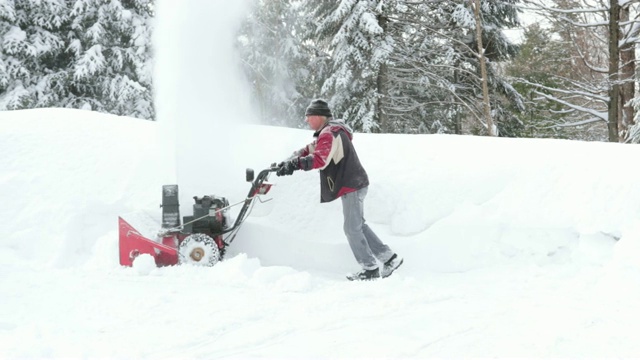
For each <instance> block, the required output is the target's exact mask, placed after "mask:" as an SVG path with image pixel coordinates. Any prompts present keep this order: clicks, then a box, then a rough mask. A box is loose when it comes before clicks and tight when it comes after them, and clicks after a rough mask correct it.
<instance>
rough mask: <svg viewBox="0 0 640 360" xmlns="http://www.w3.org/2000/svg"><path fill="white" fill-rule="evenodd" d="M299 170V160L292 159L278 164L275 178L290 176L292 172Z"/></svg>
mask: <svg viewBox="0 0 640 360" xmlns="http://www.w3.org/2000/svg"><path fill="white" fill-rule="evenodd" d="M296 170H300V159H299V158H293V159H291V160H287V161H283V162H281V163H280V164H278V171H276V175H277V176H283V175H291V174H293V172H294V171H296Z"/></svg>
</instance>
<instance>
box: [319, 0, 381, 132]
mask: <svg viewBox="0 0 640 360" xmlns="http://www.w3.org/2000/svg"><path fill="white" fill-rule="evenodd" d="M308 6H309V7H308V8H307V10H308V11H309V13H310V17H311V18H312V19H316V21H317V27H316V28H315V31H314V32H313V33H310V34H307V36H308V38H309V40H310V41H313V42H315V43H317V45H318V46H319V48H320V49H321V51H323V52H324V53H327V54H331V57H330V58H329V60H330V65H329V71H330V73H329V74H327V77H326V79H325V80H324V83H323V86H322V90H321V91H322V92H321V95H322V96H324V97H328V98H329V100H330V102H331V104H332V105H333V108H334V112H335V113H336V114H338V116H341V117H344V118H346V119H347V120H348V121H349V123H350V124H351V125H352V126H353V127H354V128H355V129H358V130H363V131H366V132H370V131H379V128H380V111H379V110H380V109H379V107H378V104H379V103H378V100H379V98H380V97H381V96H383V95H384V94H382V93H381V91H380V90H381V89H379V85H380V80H381V79H380V77H381V76H385V74H383V73H381V72H383V71H384V65H385V64H386V63H387V61H388V58H389V55H390V54H391V52H392V50H393V39H392V38H391V37H389V36H388V35H387V33H385V29H384V28H383V26H386V20H387V19H386V14H385V11H386V10H385V8H386V6H388V5H384V4H383V2H377V1H356V0H343V1H318V2H310V3H309V5H308Z"/></svg>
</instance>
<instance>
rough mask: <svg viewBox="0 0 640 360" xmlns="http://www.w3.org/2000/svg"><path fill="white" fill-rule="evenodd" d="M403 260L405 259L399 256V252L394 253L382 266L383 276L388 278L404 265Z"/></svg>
mask: <svg viewBox="0 0 640 360" xmlns="http://www.w3.org/2000/svg"><path fill="white" fill-rule="evenodd" d="M403 261H404V259H403V258H401V257H399V256H398V254H393V256H392V257H391V259H389V260H387V262H385V263H384V266H383V267H382V277H383V278H386V277H387V276H389V275H391V274H393V272H394V271H395V270H396V269H397V268H399V267H400V265H402V262H403Z"/></svg>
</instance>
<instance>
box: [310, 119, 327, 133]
mask: <svg viewBox="0 0 640 360" xmlns="http://www.w3.org/2000/svg"><path fill="white" fill-rule="evenodd" d="M325 121H326V118H325V117H324V116H322V115H308V116H307V123H309V127H311V128H312V129H313V130H314V131H318V130H320V128H321V127H322V125H324V122H325Z"/></svg>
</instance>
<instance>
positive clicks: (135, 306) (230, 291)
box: [0, 109, 640, 359]
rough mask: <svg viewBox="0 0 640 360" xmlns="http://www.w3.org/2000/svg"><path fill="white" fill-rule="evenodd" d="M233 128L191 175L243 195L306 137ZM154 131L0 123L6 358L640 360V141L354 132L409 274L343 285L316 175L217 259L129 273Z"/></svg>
mask: <svg viewBox="0 0 640 360" xmlns="http://www.w3.org/2000/svg"><path fill="white" fill-rule="evenodd" d="M237 131H239V132H240V134H241V138H242V139H243V141H242V144H241V146H239V147H238V148H225V149H219V148H216V147H215V144H213V145H212V146H210V148H209V149H208V152H206V154H207V155H208V156H200V155H199V154H194V156H196V157H198V158H199V159H200V160H201V162H202V164H203V166H211V167H214V168H216V157H218V156H221V157H224V156H230V155H231V154H230V153H234V154H233V158H234V161H236V162H237V164H238V165H237V167H239V168H240V170H238V169H236V167H234V166H230V167H229V168H225V167H218V172H217V175H216V176H215V177H214V178H209V177H207V178H205V177H199V176H198V175H199V174H198V173H194V174H193V179H192V181H196V180H197V181H199V182H200V185H201V186H202V187H208V188H209V189H210V193H212V194H217V195H220V196H227V197H228V198H229V200H230V201H231V202H232V203H233V202H236V201H239V200H242V199H243V197H244V196H245V195H246V193H247V191H248V183H246V182H245V181H244V171H243V170H244V167H251V168H254V169H256V170H259V169H261V168H263V167H266V166H268V165H269V164H270V163H271V162H272V161H277V160H280V159H282V158H285V157H286V156H288V155H289V154H290V152H291V151H292V150H295V149H297V148H299V147H301V146H303V145H305V144H306V143H307V142H308V141H309V140H311V134H312V131H311V130H308V131H305V130H295V129H285V128H277V127H267V126H260V125H243V126H239V127H238V129H237ZM236 136H239V135H236ZM160 139H162V136H161V135H160V131H158V123H154V122H149V121H144V120H138V119H132V118H124V117H116V116H110V115H104V114H98V113H95V112H90V111H83V110H63V109H42V110H23V111H14V112H2V113H0V153H1V154H2V156H1V157H0V194H1V195H0V197H1V199H2V202H1V206H0V219H2V226H1V227H0V358H2V359H41V358H47V359H61V358H64V359H80V358H82V359H92V358H100V359H248V358H266V359H286V358H291V359H321V358H332V359H339V358H345V359H351V358H359V359H374V358H375V359H411V358H426V357H437V358H489V357H491V358H513V357H527V358H548V357H553V358H600V357H608V358H637V357H639V356H640V345H639V343H638V340H637V337H636V336H637V333H638V328H639V327H640V325H639V324H640V311H638V298H639V297H640V281H639V276H640V267H639V264H640V221H639V220H640V186H638V183H639V180H640V174H638V171H637V170H636V169H635V165H634V164H636V161H637V159H638V158H640V148H639V147H637V146H636V145H619V144H608V143H585V142H570V141H560V140H525V139H502V138H488V137H469V136H447V135H381V134H355V138H354V144H355V146H356V148H357V150H358V153H359V155H360V158H361V160H362V162H363V164H364V166H365V168H366V169H367V171H368V173H369V177H370V180H371V186H370V189H369V195H368V197H367V199H366V201H365V215H366V217H367V221H368V223H369V224H370V225H371V226H372V228H373V229H374V230H375V231H376V232H377V233H378V235H379V236H380V237H381V238H382V239H383V240H384V241H385V242H386V243H387V244H389V245H390V246H391V247H392V248H393V249H394V250H395V251H396V252H397V253H398V254H400V255H402V256H403V257H404V259H405V264H404V265H403V266H402V267H401V268H400V269H398V270H397V272H396V273H394V275H392V276H391V277H389V278H387V279H383V280H379V281H373V282H349V281H347V280H346V279H345V274H346V273H348V272H350V271H356V270H358V265H357V264H356V262H355V260H354V258H353V256H352V254H351V251H350V249H349V246H348V245H347V242H346V239H345V237H344V235H343V233H342V209H341V204H340V202H339V201H336V202H332V203H329V204H320V203H319V184H318V174H317V172H316V171H311V172H297V173H295V174H294V175H293V176H290V177H282V178H278V177H275V176H273V177H272V178H271V179H270V180H271V181H272V182H273V183H274V184H275V185H274V187H273V189H272V191H271V192H270V193H269V194H268V195H267V197H266V198H265V200H266V199H267V198H271V199H272V200H271V201H268V202H265V203H257V204H256V206H255V208H254V210H253V212H252V213H251V214H250V216H249V218H248V219H247V220H246V222H245V223H244V225H243V227H242V228H241V229H240V232H239V234H238V236H237V238H236V239H235V241H234V243H233V244H232V245H231V247H230V248H229V251H228V253H227V257H226V259H225V260H224V261H222V262H221V263H219V264H217V265H216V266H214V267H211V268H206V267H195V266H172V267H164V268H156V267H155V266H153V261H152V260H153V259H152V258H151V256H141V257H139V258H138V259H137V260H136V263H135V264H134V266H133V267H130V268H129V267H122V266H120V265H119V263H118V228H117V218H118V216H119V215H122V216H125V217H126V216H129V217H130V218H142V217H146V218H147V219H150V220H152V221H151V223H153V221H158V219H159V217H160V209H159V208H158V205H159V203H160V202H161V185H162V182H161V181H160V180H159V179H161V178H162V177H163V176H164V174H166V173H167V171H168V169H167V167H166V164H164V163H163V159H162V157H160V156H159V155H158V154H161V153H162V152H163V150H162V147H163V142H162V141H161V140H160ZM181 190H182V189H181ZM190 195H204V194H190ZM183 215H185V214H183ZM148 223H149V222H147V224H148ZM139 230H141V231H143V232H144V231H147V230H149V231H153V230H154V229H139Z"/></svg>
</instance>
